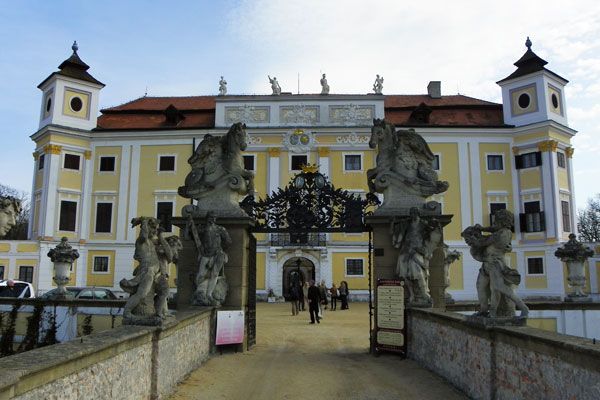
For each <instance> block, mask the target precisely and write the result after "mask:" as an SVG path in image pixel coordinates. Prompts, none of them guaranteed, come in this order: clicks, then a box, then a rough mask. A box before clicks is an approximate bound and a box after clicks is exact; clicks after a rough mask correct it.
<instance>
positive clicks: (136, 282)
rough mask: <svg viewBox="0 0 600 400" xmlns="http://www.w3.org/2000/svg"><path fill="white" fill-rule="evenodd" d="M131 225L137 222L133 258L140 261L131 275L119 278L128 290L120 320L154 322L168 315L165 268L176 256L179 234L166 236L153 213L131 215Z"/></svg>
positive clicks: (129, 322)
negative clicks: (145, 215)
mask: <svg viewBox="0 0 600 400" xmlns="http://www.w3.org/2000/svg"><path fill="white" fill-rule="evenodd" d="M131 226H132V227H135V226H139V227H140V234H139V236H138V238H137V240H136V241H135V252H134V255H133V258H134V260H136V261H138V263H139V265H138V266H137V268H136V269H135V270H134V272H133V274H134V277H133V279H122V280H121V282H119V285H120V286H121V288H122V289H123V290H124V291H126V292H128V293H130V296H129V299H128V300H127V303H126V304H125V307H124V309H123V322H124V323H125V324H130V325H157V324H160V323H161V322H162V321H163V320H164V319H165V318H166V317H167V315H168V309H167V305H166V302H167V298H168V294H169V293H168V292H169V287H168V269H167V266H168V264H169V263H170V262H175V261H176V260H177V255H178V251H179V249H180V248H181V242H179V238H177V237H175V236H170V237H169V238H165V237H164V236H163V234H162V230H161V229H160V225H159V221H158V220H157V219H156V218H152V217H140V218H133V219H132V220H131Z"/></svg>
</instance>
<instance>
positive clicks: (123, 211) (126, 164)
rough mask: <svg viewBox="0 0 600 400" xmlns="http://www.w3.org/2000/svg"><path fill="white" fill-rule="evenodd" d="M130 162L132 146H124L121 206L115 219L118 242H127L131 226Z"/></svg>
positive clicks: (121, 169) (122, 153)
mask: <svg viewBox="0 0 600 400" xmlns="http://www.w3.org/2000/svg"><path fill="white" fill-rule="evenodd" d="M130 160H131V146H128V145H124V146H122V147H121V160H120V161H119V162H120V166H121V168H120V172H119V197H118V199H119V200H118V201H119V204H118V209H117V218H115V221H116V222H115V224H116V227H115V228H116V231H117V241H118V242H123V241H125V239H126V235H127V227H128V226H129V223H128V221H127V198H128V197H130V196H131V193H129V192H128V191H129V189H130V188H129V177H130V175H131V171H130V166H131V164H130ZM136 181H137V179H136ZM132 217H133V216H132Z"/></svg>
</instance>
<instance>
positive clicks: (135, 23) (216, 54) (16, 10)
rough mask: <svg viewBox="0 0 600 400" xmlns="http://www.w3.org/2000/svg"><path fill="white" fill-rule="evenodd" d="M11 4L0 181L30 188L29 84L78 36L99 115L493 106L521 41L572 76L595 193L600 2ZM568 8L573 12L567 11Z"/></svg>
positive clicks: (1, 88)
mask: <svg viewBox="0 0 600 400" xmlns="http://www.w3.org/2000/svg"><path fill="white" fill-rule="evenodd" d="M482 4H483V3H480V2H475V1H452V2H447V1H440V2H437V3H436V2H405V1H402V2H400V1H397V0H393V1H379V2H366V1H363V0H361V1H358V0H346V1H327V2H325V1H319V0H303V1H291V0H290V1H260V0H256V1H177V2H175V1H169V2H167V1H127V2H125V1H103V2H92V1H87V2H85V1H6V0H0V48H1V49H2V52H1V54H0V73H1V74H2V79H0V138H1V139H2V143H3V144H2V148H1V150H0V171H1V172H0V183H3V184H8V185H10V186H13V187H16V188H18V189H20V190H24V191H30V190H31V177H32V169H33V159H32V157H31V152H32V151H33V149H34V146H33V142H31V140H30V139H29V136H30V135H31V134H32V133H34V132H35V131H36V130H37V127H38V121H39V119H38V118H39V109H40V101H41V92H40V91H39V90H38V89H37V87H36V86H37V85H38V84H39V83H40V82H41V81H42V80H43V79H44V78H46V76H48V75H49V74H50V73H51V72H53V71H55V70H56V68H57V66H58V65H59V64H60V63H61V62H62V61H63V60H64V59H66V58H67V57H68V56H69V55H70V53H71V50H70V46H71V44H72V42H73V40H77V42H78V43H79V55H80V56H81V58H82V59H83V60H84V61H85V62H86V63H87V64H89V65H90V66H91V68H90V72H91V73H92V75H94V77H96V78H97V79H99V80H100V81H102V82H104V83H105V84H106V87H105V88H104V89H103V90H102V92H101V98H100V106H101V108H102V107H109V106H113V105H117V104H120V103H123V102H126V101H128V100H131V99H134V98H137V97H140V96H142V95H144V92H145V91H146V88H147V91H148V95H150V96H169V95H171V96H180V95H201V94H216V93H217V89H218V79H219V76H220V75H224V76H225V79H226V80H227V81H228V83H229V84H228V90H229V93H236V94H238V93H240V94H241V93H269V91H270V86H269V83H268V80H267V75H271V76H277V78H278V80H279V81H280V83H281V86H282V88H283V90H284V91H293V92H296V90H297V79H298V74H300V91H301V92H303V93H311V92H312V93H315V92H318V91H319V89H320V86H319V78H320V74H321V72H326V73H327V78H328V81H329V85H330V87H331V92H332V93H366V92H368V91H369V90H370V88H371V85H372V83H373V79H374V76H375V74H381V75H383V76H384V77H385V84H384V93H388V94H409V93H424V92H425V91H426V86H427V83H428V82H429V81H430V80H441V81H442V93H443V94H456V93H457V92H460V93H461V94H465V95H469V96H473V97H477V98H482V99H485V100H490V101H500V88H499V87H498V86H497V85H496V84H495V82H496V81H497V80H499V79H501V78H504V77H505V76H507V75H508V74H509V73H511V72H512V71H513V70H514V67H513V65H512V63H513V62H514V61H516V60H517V59H518V58H519V57H520V56H521V55H522V54H523V52H524V51H525V47H524V41H525V38H526V36H530V37H531V39H532V41H533V50H534V51H535V52H536V53H537V54H538V55H539V56H541V57H542V58H544V59H546V60H547V61H548V62H549V64H548V65H547V67H548V68H549V69H551V70H553V71H554V72H556V73H558V74H559V75H561V76H563V77H565V78H567V79H568V80H570V83H569V85H568V86H567V93H566V100H567V113H568V117H569V125H570V126H571V127H572V128H574V129H576V130H578V131H579V133H578V135H577V136H576V138H575V139H574V146H575V157H574V166H575V167H574V171H575V185H576V200H577V204H578V206H579V207H582V206H584V205H585V203H586V200H587V198H589V197H590V196H593V195H594V194H596V193H599V192H600V179H599V178H598V177H600V163H599V162H598V161H597V158H598V154H600V3H597V2H595V1H578V2H573V3H572V4H571V3H565V2H564V1H529V2H522V1H502V2H494V3H491V2H486V3H485V7H484V6H481V5H482ZM567 5H568V7H567Z"/></svg>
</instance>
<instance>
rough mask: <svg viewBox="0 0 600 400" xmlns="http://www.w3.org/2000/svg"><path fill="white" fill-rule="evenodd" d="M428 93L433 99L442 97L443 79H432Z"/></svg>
mask: <svg viewBox="0 0 600 400" xmlns="http://www.w3.org/2000/svg"><path fill="white" fill-rule="evenodd" d="M427 94H428V95H429V97H431V98H432V99H441V98H442V82H441V81H430V82H429V85H427Z"/></svg>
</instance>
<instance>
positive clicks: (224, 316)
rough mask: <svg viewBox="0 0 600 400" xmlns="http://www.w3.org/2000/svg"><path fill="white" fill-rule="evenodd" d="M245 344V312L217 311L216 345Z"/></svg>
mask: <svg viewBox="0 0 600 400" xmlns="http://www.w3.org/2000/svg"><path fill="white" fill-rule="evenodd" d="M243 342H244V312H243V311H241V310H240V311H217V338H216V343H215V344H216V345H217V346H219V345H224V344H236V343H243Z"/></svg>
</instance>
